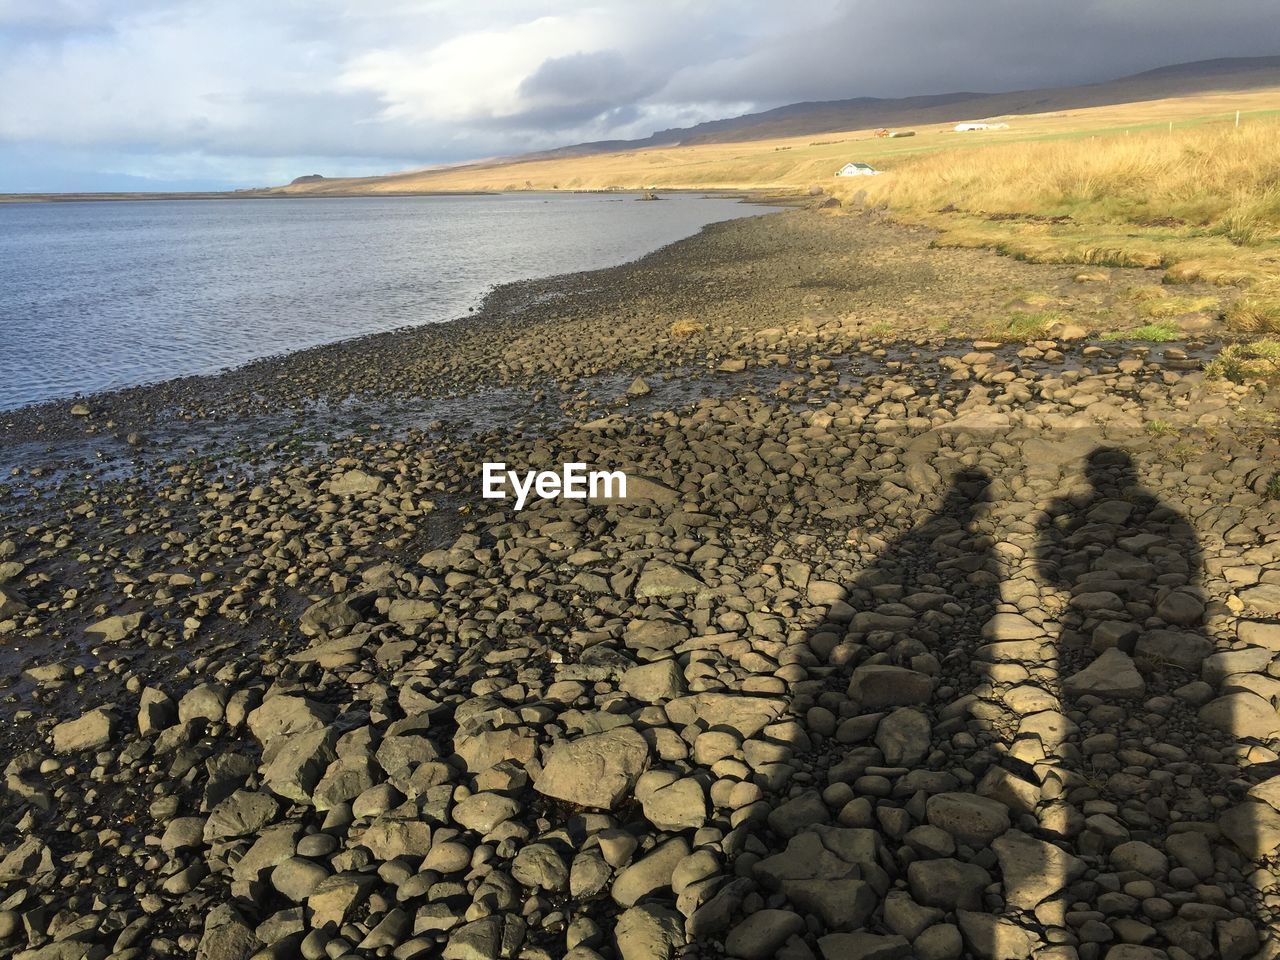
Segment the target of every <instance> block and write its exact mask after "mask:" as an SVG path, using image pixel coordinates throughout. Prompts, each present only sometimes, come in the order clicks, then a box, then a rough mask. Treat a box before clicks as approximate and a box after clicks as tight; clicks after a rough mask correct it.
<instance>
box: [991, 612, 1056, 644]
mask: <svg viewBox="0 0 1280 960" xmlns="http://www.w3.org/2000/svg"><path fill="white" fill-rule="evenodd" d="M1044 634H1045V631H1044V628H1043V627H1041V626H1038V625H1037V624H1035V623H1032V622H1031V621H1030V620H1028V619H1027V618H1026V617H1024V616H1022V615H1021V614H1018V613H997V614H996V615H995V616H994V617H991V618H990V619H988V620H987V622H986V623H985V624H983V626H982V638H983V639H984V640H992V641H1001V640H1035V639H1037V638H1038V637H1043V636H1044Z"/></svg>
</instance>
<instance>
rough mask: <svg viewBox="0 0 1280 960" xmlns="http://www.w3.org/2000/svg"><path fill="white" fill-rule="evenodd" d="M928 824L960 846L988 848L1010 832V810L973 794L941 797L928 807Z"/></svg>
mask: <svg viewBox="0 0 1280 960" xmlns="http://www.w3.org/2000/svg"><path fill="white" fill-rule="evenodd" d="M925 815H926V817H927V819H928V821H929V823H930V824H931V825H933V826H935V827H938V828H940V829H942V830H945V831H946V832H947V833H949V834H950V835H951V836H953V837H955V838H956V839H957V840H958V841H960V842H961V843H965V844H968V845H969V846H971V847H978V848H981V847H985V846H987V845H988V844H990V843H991V841H992V840H994V839H995V838H996V837H998V836H1000V835H1001V834H1002V833H1004V832H1005V831H1006V830H1008V829H1009V809H1008V808H1007V807H1006V806H1005V805H1004V804H1002V803H1000V802H999V801H996V800H992V799H991V798H989V797H980V796H976V795H975V794H970V793H939V794H935V795H934V796H932V797H930V798H929V800H928V802H927V803H926V805H925Z"/></svg>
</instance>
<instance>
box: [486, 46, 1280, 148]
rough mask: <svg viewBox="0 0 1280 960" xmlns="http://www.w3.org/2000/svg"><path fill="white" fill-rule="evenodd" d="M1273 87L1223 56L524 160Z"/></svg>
mask: <svg viewBox="0 0 1280 960" xmlns="http://www.w3.org/2000/svg"><path fill="white" fill-rule="evenodd" d="M1267 86H1280V56H1274V57H1224V58H1219V59H1216V60H1197V61H1193V62H1191V63H1179V64H1172V65H1170V66H1165V67H1157V68H1155V69H1153V70H1146V71H1143V72H1142V73H1135V74H1132V75H1131V76H1127V77H1120V78H1118V79H1116V80H1108V81H1105V82H1102V83H1093V84H1086V85H1083V86H1075V87H1050V88H1044V89H1036V90H1017V91H1012V92H1008V93H976V92H971V91H960V92H955V93H941V94H932V95H927V96H916V97H899V98H881V97H853V98H850V99H845V100H816V101H805V102H801V103H791V104H787V105H785V106H781V107H775V108H773V109H772V110H764V111H761V112H760V113H748V114H744V115H742V116H739V117H729V118H726V119H723V120H709V121H707V122H705V123H699V124H697V125H696V126H692V127H676V128H672V129H669V130H660V131H658V132H656V133H654V134H652V135H650V136H648V137H643V138H641V139H638V140H597V141H594V142H590V143H579V144H573V145H571V146H565V147H558V148H556V149H553V150H544V151H541V152H538V153H531V154H523V155H521V156H520V158H519V159H522V160H536V159H548V158H554V157H566V156H577V155H583V154H593V153H612V152H615V151H619V150H637V149H641V148H643V147H663V146H675V145H677V144H679V145H689V144H695V143H725V142H730V141H743V140H770V139H774V138H778V137H799V136H816V135H819V134H825V133H839V132H842V131H848V130H860V129H865V128H868V127H889V126H901V125H905V124H913V123H916V124H925V123H940V122H945V121H948V120H957V121H958V120H972V119H978V118H982V117H994V116H1005V115H1017V114H1026V113H1046V112H1049V111H1053V110H1073V109H1079V108H1082V107H1098V106H1108V105H1111V104H1116V103H1128V102H1132V101H1137V100H1155V99H1161V98H1164V97H1176V96H1187V95H1189V94H1195V93H1205V92H1208V91H1211V90H1215V89H1232V90H1247V89H1253V88H1257V87H1267ZM510 159H515V158H510Z"/></svg>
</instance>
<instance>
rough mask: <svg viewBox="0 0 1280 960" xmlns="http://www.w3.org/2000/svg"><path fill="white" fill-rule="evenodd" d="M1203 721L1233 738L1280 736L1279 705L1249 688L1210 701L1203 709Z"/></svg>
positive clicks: (1201, 713) (1201, 709)
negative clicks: (1274, 704)
mask: <svg viewBox="0 0 1280 960" xmlns="http://www.w3.org/2000/svg"><path fill="white" fill-rule="evenodd" d="M1200 720H1201V721H1202V722H1203V723H1206V724H1208V725H1209V726H1211V727H1214V728H1216V729H1218V730H1221V731H1222V732H1223V733H1226V734H1230V735H1231V736H1233V737H1252V738H1254V739H1258V740H1269V739H1271V738H1273V737H1276V736H1277V735H1280V715H1278V714H1277V713H1276V709H1275V707H1273V706H1272V705H1271V704H1270V703H1269V702H1268V701H1266V700H1264V699H1263V698H1262V697H1260V696H1258V695H1257V694H1256V693H1250V692H1246V691H1239V692H1236V693H1228V694H1227V695H1226V696H1223V697H1218V698H1217V699H1216V700H1210V701H1209V702H1208V703H1206V704H1205V705H1204V706H1203V707H1201V708H1200Z"/></svg>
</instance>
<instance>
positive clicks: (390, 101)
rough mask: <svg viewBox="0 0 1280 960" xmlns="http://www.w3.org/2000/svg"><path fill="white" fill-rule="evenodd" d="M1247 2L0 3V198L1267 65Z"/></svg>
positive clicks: (1277, 27) (1268, 28)
mask: <svg viewBox="0 0 1280 960" xmlns="http://www.w3.org/2000/svg"><path fill="white" fill-rule="evenodd" d="M1266 6H1267V5H1266V4H1263V3H1259V2H1257V0H1218V2H1216V3H1215V4H1214V5H1213V6H1212V8H1211V9H1210V8H1208V7H1205V6H1204V5H1203V4H1201V3H1198V2H1195V0H1105V2H1104V0H1085V2H1084V3H1083V4H1076V5H1072V6H1070V7H1069V8H1068V7H1062V6H1060V5H1038V4H1020V3H1014V2H1011V0H972V2H970V3H967V4H963V5H960V4H938V3H936V2H934V0H897V2H895V3H891V4H884V3H873V2H870V0H797V2H795V3H789V4H779V3H776V2H772V0H736V2H733V3H730V2H728V0H653V2H650V3H647V4H643V5H641V4H636V3H631V2H624V0H558V2H553V0H484V2H474V0H377V2H369V0H0V190H3V189H4V188H5V179H4V178H5V171H6V167H5V163H6V160H5V157H6V151H8V152H9V153H10V154H12V153H13V152H14V151H17V150H19V149H21V150H22V152H23V157H24V158H27V159H24V163H26V162H28V161H29V157H30V156H31V155H32V153H33V151H40V150H45V151H47V152H48V155H49V157H50V162H51V163H53V162H54V161H55V160H57V159H58V158H59V157H61V159H62V160H63V161H66V162H67V163H70V162H71V160H72V159H73V158H74V160H75V162H76V163H77V164H79V163H81V162H82V161H85V158H90V157H92V155H93V154H94V153H95V152H96V153H97V154H98V156H99V157H100V162H101V164H103V165H104V166H103V169H108V168H107V167H106V166H105V165H106V164H108V163H110V164H113V165H114V166H113V167H111V168H110V169H112V170H113V171H114V172H120V173H128V174H129V175H138V176H148V175H152V174H153V175H156V176H160V175H164V176H168V175H169V173H170V172H171V171H173V170H176V169H179V168H180V167H181V166H182V165H183V164H186V165H188V167H189V168H190V169H199V170H209V171H215V170H217V171H222V172H223V173H225V174H226V175H227V176H231V177H232V178H233V179H240V180H244V181H250V182H264V181H265V180H267V179H268V178H270V177H274V176H276V174H277V172H278V171H279V170H281V169H290V170H298V169H302V167H303V166H304V165H305V167H306V169H305V170H304V171H303V172H311V171H312V170H313V169H316V168H317V167H321V166H323V167H324V169H322V170H321V171H320V172H325V173H339V172H347V171H352V170H356V169H359V170H361V171H362V172H363V171H364V170H367V169H388V168H392V167H394V166H398V165H426V164H428V163H431V162H437V161H451V160H460V159H466V158H472V157H481V156H492V155H496V154H509V153H514V152H519V151H524V150H531V149H544V148H547V147H551V146H555V145H558V144H563V143H571V142H577V141H580V140H586V139H606V138H622V137H636V136H645V135H647V134H649V133H651V132H653V131H654V130H656V129H663V128H667V127H672V126H679V125H687V124H691V123H697V122H700V121H702V120H708V119H714V118H717V117H722V116H730V115H735V114H739V113H743V112H747V111H750V110H752V109H761V108H767V107H771V106H776V105H779V104H781V103H787V102H793V101H796V100H801V99H832V98H840V97H849V96H859V95H868V94H870V95H879V96H891V95H900V94H911V93H923V92H942V91H944V90H948V89H955V88H957V87H969V88H971V89H973V88H978V89H983V88H985V89H1000V88H1004V89H1007V88H1009V87H1010V86H1018V85H1029V84H1035V83H1038V82H1045V83H1052V82H1057V81H1061V80H1074V79H1082V78H1085V77H1096V78H1103V77H1106V76H1111V75H1118V74H1121V73H1125V72H1129V71H1131V70H1136V69H1142V68H1145V67H1149V66H1155V65H1158V64H1161V63H1167V62H1174V61H1178V60H1190V59H1196V58H1199V57H1212V56H1228V55H1249V54H1261V53H1273V52H1276V50H1277V49H1280V18H1275V17H1274V16H1271V15H1269V13H1268V11H1267V10H1266V9H1265V7H1266ZM922 23H927V24H928V29H927V30H923V29H921V24H922ZM126 163H127V165H128V167H129V169H128V170H127V171H126V170H122V169H120V168H121V165H122V164H126ZM382 165H385V166H382Z"/></svg>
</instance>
